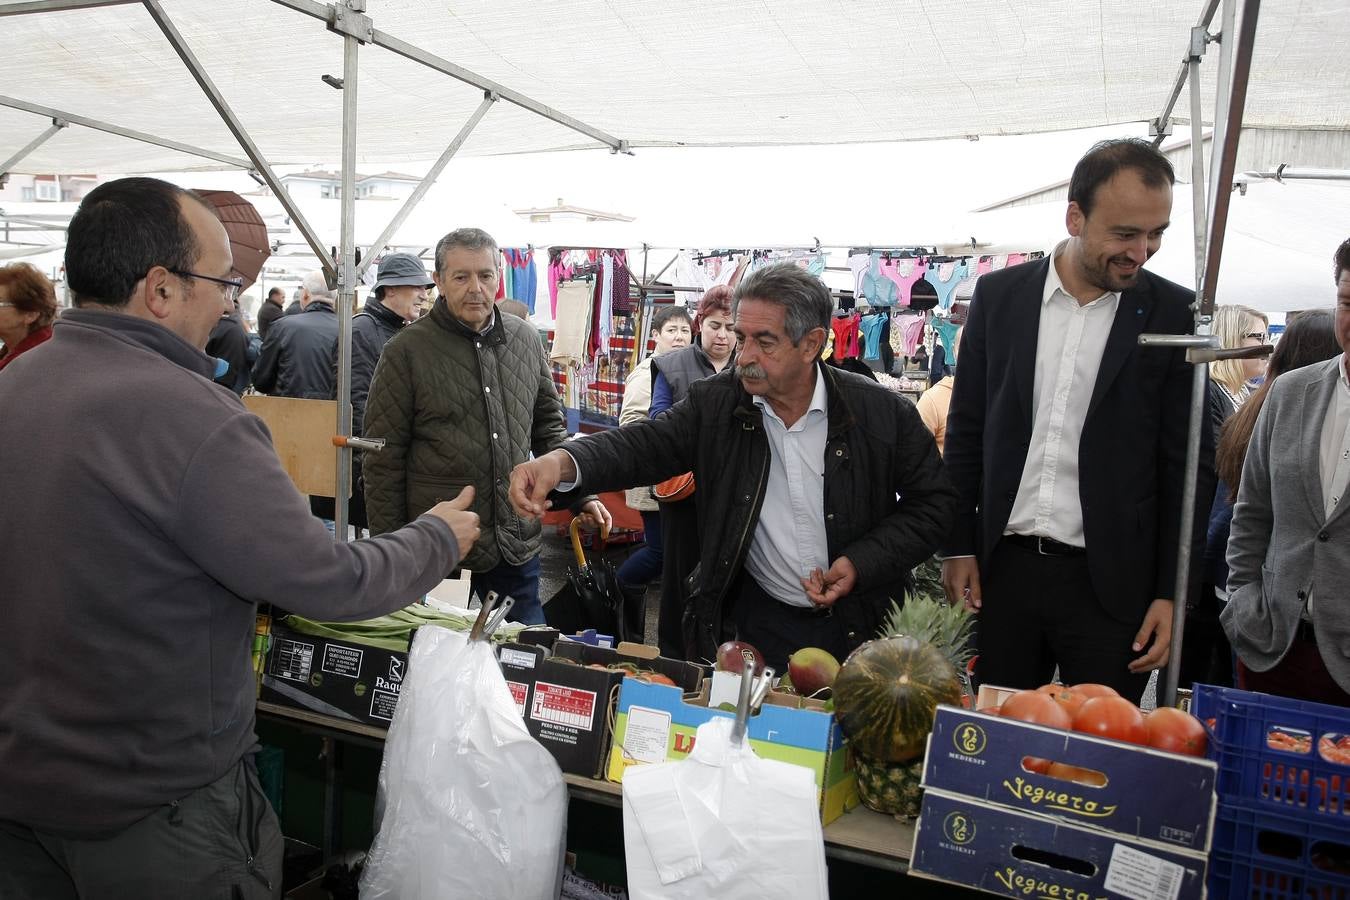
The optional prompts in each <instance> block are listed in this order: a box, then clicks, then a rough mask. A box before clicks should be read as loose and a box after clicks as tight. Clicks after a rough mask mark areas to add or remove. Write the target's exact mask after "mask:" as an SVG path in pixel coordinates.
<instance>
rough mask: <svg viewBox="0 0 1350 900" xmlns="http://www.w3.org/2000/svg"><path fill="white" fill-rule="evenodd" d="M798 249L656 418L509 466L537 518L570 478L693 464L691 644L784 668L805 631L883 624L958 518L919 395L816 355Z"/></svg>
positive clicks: (867, 631) (838, 636)
mask: <svg viewBox="0 0 1350 900" xmlns="http://www.w3.org/2000/svg"><path fill="white" fill-rule="evenodd" d="M833 305H834V304H833V301H832V300H831V298H830V292H829V290H828V289H827V288H826V287H825V285H824V284H823V283H821V282H820V280H818V279H817V278H815V277H814V276H813V275H810V274H809V273H807V272H806V271H805V270H803V269H801V268H799V267H798V266H796V265H795V264H792V263H781V264H778V265H772V266H767V267H765V268H763V269H760V270H758V271H757V272H755V273H753V274H752V275H750V276H749V277H748V278H746V279H744V280H743V281H742V282H741V283H740V285H739V287H737V289H736V293H735V296H734V299H733V314H734V316H735V329H734V330H735V334H736V340H737V348H736V356H735V363H736V365H735V368H734V370H732V369H731V367H728V370H724V371H722V372H721V373H720V374H718V375H715V376H713V377H710V378H706V379H703V380H701V381H697V382H695V383H693V384H691V385H690V387H689V392H688V395H687V396H686V397H685V398H684V399H683V400H681V401H680V402H679V403H677V404H676V405H675V406H673V407H672V408H671V409H669V410H667V411H666V412H664V413H662V414H661V415H659V416H657V417H656V418H654V419H649V420H645V421H639V422H634V423H632V424H630V425H625V426H624V427H622V428H619V429H617V430H614V431H610V432H606V433H603V434H595V435H588V436H586V437H582V438H579V439H577V440H575V441H571V442H569V443H568V444H567V445H566V449H558V450H554V451H553V452H551V453H548V454H545V455H544V456H542V457H540V458H538V459H534V460H531V461H529V462H525V463H522V464H521V465H519V466H516V468H515V469H514V471H513V472H512V473H511V492H510V496H511V502H512V504H513V505H514V506H515V508H516V510H517V512H518V513H519V514H520V515H522V516H535V517H537V516H540V515H542V514H543V513H544V511H545V510H547V509H549V508H551V507H554V506H558V505H560V504H564V503H566V502H567V501H568V498H570V497H573V496H576V493H575V492H577V491H585V492H593V491H604V490H615V489H618V488H623V487H628V486H631V485H637V484H653V483H656V482H659V481H662V480H664V479H666V478H670V477H672V476H674V475H678V474H680V473H681V472H686V471H689V470H690V469H692V470H693V472H694V480H695V483H697V485H698V490H697V491H696V492H695V494H694V496H695V497H696V498H697V499H698V522H699V530H700V535H701V544H700V549H701V553H700V563H699V566H698V568H697V569H695V571H694V573H693V574H692V575H691V576H690V578H689V580H690V588H691V596H690V599H689V602H688V605H687V607H686V609H685V612H684V620H683V624H684V638H685V642H684V643H685V654H686V656H687V657H688V658H690V659H696V660H698V659H703V660H711V659H712V658H713V657H714V655H715V652H716V648H717V646H718V645H719V644H720V643H722V642H723V641H725V640H729V639H731V638H737V639H740V640H744V641H748V642H749V643H751V644H753V645H754V646H755V647H756V648H757V649H759V650H760V652H761V653H762V654H763V656H764V657H765V660H766V662H767V664H768V665H771V666H774V667H775V668H777V669H779V671H782V670H783V667H784V666H785V665H786V663H787V658H788V657H789V656H790V655H791V654H792V653H794V652H795V651H796V650H798V649H800V648H802V647H820V648H822V649H825V650H828V651H829V652H830V653H832V654H834V655H835V656H836V657H837V658H839V659H843V658H844V656H846V655H847V654H848V653H849V652H850V651H851V650H853V648H855V647H857V646H858V645H859V644H861V643H862V642H864V641H866V640H869V639H871V638H873V637H876V635H877V629H878V628H879V626H880V625H881V622H882V619H883V617H884V616H885V614H886V612H887V611H888V610H889V609H890V605H891V601H892V600H894V601H896V602H898V603H900V602H903V599H904V590H903V588H904V579H905V576H906V573H907V572H908V571H909V569H910V568H911V567H913V566H914V565H915V564H917V563H918V562H920V561H921V560H924V559H927V558H928V557H929V556H930V555H931V554H932V553H933V551H934V550H935V549H936V547H937V545H938V542H939V541H940V540H941V539H942V538H943V536H944V534H945V533H946V531H947V530H948V529H949V528H950V527H951V525H952V523H953V521H954V518H953V517H954V513H955V502H956V494H955V492H954V490H953V489H952V487H951V485H950V484H949V483H948V481H947V477H946V475H945V474H944V472H943V469H942V462H941V460H940V458H939V456H938V452H937V448H936V446H935V445H934V443H933V437H932V435H931V434H929V432H928V429H927V428H925V427H924V424H923V422H922V421H921V420H920V418H919V414H918V412H917V411H916V410H915V408H914V405H913V404H912V403H910V402H909V401H908V400H905V399H904V398H903V397H901V396H900V395H898V394H895V393H893V392H891V391H888V390H887V389H885V388H883V387H881V386H879V385H878V384H876V383H875V382H873V381H870V380H868V379H866V378H863V377H862V376H859V375H854V374H851V373H848V372H842V371H839V370H838V369H834V368H831V367H829V366H825V365H824V364H822V363H821V362H820V355H821V349H822V348H823V347H824V344H825V335H826V333H827V331H828V328H829V320H830V314H831V312H832V310H833Z"/></svg>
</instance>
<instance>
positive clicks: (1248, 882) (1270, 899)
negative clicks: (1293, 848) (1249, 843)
mask: <svg viewBox="0 0 1350 900" xmlns="http://www.w3.org/2000/svg"><path fill="white" fill-rule="evenodd" d="M1209 900H1350V888H1347V887H1344V886H1342V885H1339V884H1328V883H1327V882H1326V881H1325V880H1323V879H1321V878H1319V877H1318V876H1317V875H1310V874H1309V873H1307V872H1305V871H1303V870H1302V869H1300V868H1299V867H1297V866H1288V865H1283V864H1280V863H1272V862H1269V861H1265V860H1262V861H1256V860H1251V859H1234V858H1233V857H1231V856H1228V855H1227V854H1224V853H1216V854H1214V855H1213V856H1211V857H1210V859H1209Z"/></svg>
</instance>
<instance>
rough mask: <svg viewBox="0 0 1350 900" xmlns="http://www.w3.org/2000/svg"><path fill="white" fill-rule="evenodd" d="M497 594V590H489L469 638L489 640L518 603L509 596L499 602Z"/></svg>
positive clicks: (472, 639)
mask: <svg viewBox="0 0 1350 900" xmlns="http://www.w3.org/2000/svg"><path fill="white" fill-rule="evenodd" d="M497 596H498V595H497V592H496V591H488V593H487V597H485V598H484V599H483V606H482V608H481V609H479V610H478V618H477V619H475V620H474V623H473V629H472V630H470V631H469V640H471V641H486V640H489V639H490V638H491V637H492V634H493V632H495V631H496V630H497V629H498V627H500V626H501V624H502V620H503V619H505V618H506V614H507V613H509V612H510V611H511V607H513V606H515V605H516V601H515V599H514V598H513V597H507V598H505V599H503V600H502V602H501V603H500V604H498V603H497Z"/></svg>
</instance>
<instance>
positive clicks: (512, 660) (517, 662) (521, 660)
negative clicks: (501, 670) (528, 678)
mask: <svg viewBox="0 0 1350 900" xmlns="http://www.w3.org/2000/svg"><path fill="white" fill-rule="evenodd" d="M500 659H501V661H502V665H504V666H515V667H516V668H518V669H533V668H534V654H533V653H526V652H525V651H524V650H512V649H511V648H510V647H503V648H502V652H501V656H500Z"/></svg>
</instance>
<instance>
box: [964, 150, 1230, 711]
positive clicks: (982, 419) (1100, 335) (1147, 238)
mask: <svg viewBox="0 0 1350 900" xmlns="http://www.w3.org/2000/svg"><path fill="white" fill-rule="evenodd" d="M1174 181H1175V177H1174V175H1173V172H1172V166H1171V164H1170V163H1169V162H1168V161H1167V159H1166V157H1164V156H1163V155H1162V154H1161V153H1159V152H1158V151H1157V149H1155V148H1154V147H1153V146H1152V145H1150V144H1148V143H1147V142H1145V141H1140V140H1115V141H1104V142H1102V143H1100V144H1097V145H1096V146H1094V147H1093V148H1092V149H1091V150H1090V151H1089V152H1088V154H1087V155H1086V156H1084V157H1083V158H1082V159H1081V160H1080V161H1079V162H1078V165H1077V166H1076V167H1075V169H1074V173H1073V177H1072V179H1071V180H1070V182H1069V205H1068V210H1067V214H1066V217H1065V224H1066V227H1067V230H1068V232H1069V238H1068V239H1067V240H1066V241H1064V242H1062V243H1061V244H1060V245H1059V246H1058V247H1056V248H1055V251H1054V253H1053V254H1051V255H1050V256H1048V257H1046V258H1045V259H1043V260H1040V261H1038V262H1035V263H1028V264H1025V265H1019V266H1015V267H1010V268H1007V269H1003V270H1000V271H998V272H994V273H991V274H989V275H986V276H984V277H982V278H981V279H980V281H979V284H978V285H977V287H976V290H975V296H974V299H973V300H972V303H971V308H970V317H969V320H968V321H967V324H966V328H965V334H964V339H963V341H962V345H961V351H960V358H961V377H960V378H958V379H957V380H956V385H955V389H954V392H953V394H952V401H951V410H950V413H949V417H948V420H947V437H946V455H945V457H944V461H945V463H946V465H947V471H948V473H949V475H950V477H951V479H952V481H953V482H954V483H955V485H956V487H957V491H958V492H959V494H960V498H961V503H960V511H959V513H958V518H957V524H956V527H955V528H954V529H953V531H952V533H951V535H950V536H949V538H948V540H947V541H946V544H945V547H944V556H945V561H944V563H943V583H944V587H945V588H946V592H947V596H948V599H949V600H951V601H952V602H965V603H967V604H968V605H969V606H971V607H972V608H974V609H978V610H979V611H980V627H979V632H980V638H979V662H978V664H977V665H978V671H979V675H980V678H981V679H982V680H984V681H985V682H988V683H992V684H1000V685H1005V686H1008V687H1019V688H1027V687H1035V686H1037V685H1039V684H1042V683H1044V682H1046V681H1049V680H1050V678H1051V675H1052V673H1053V672H1054V670H1055V667H1056V666H1058V668H1059V672H1060V676H1061V679H1062V680H1063V681H1064V682H1065V683H1069V684H1072V683H1081V682H1099V683H1102V684H1107V685H1110V686H1112V687H1114V688H1115V689H1116V690H1117V691H1119V692H1120V694H1121V695H1122V696H1126V697H1128V698H1130V699H1132V700H1136V701H1137V700H1138V699H1139V698H1140V696H1141V695H1142V694H1143V691H1144V688H1145V686H1146V684H1147V682H1148V676H1149V672H1150V671H1151V670H1153V669H1155V668H1159V667H1161V666H1163V665H1165V664H1166V663H1167V659H1168V654H1169V650H1170V645H1171V631H1172V596H1173V593H1174V581H1175V572H1176V557H1177V543H1178V533H1179V528H1180V519H1181V503H1182V484H1183V479H1184V477H1185V463H1186V435H1187V431H1188V428H1189V424H1188V420H1189V417H1190V396H1191V379H1192V374H1191V369H1190V366H1189V365H1188V364H1187V363H1186V362H1185V359H1184V355H1183V352H1182V351H1180V350H1166V351H1163V350H1145V349H1142V348H1140V347H1139V345H1138V337H1139V335H1140V334H1143V333H1164V334H1186V333H1189V332H1191V331H1192V330H1193V316H1192V312H1191V310H1190V308H1189V307H1190V303H1191V301H1192V299H1193V294H1192V292H1191V291H1189V290H1186V289H1185V288H1183V287H1181V286H1179V285H1176V284H1173V283H1171V282H1169V281H1166V280H1165V279H1162V278H1159V277H1157V276H1156V275H1153V274H1152V273H1150V272H1146V271H1144V269H1143V268H1142V267H1143V264H1144V263H1145V261H1147V260H1148V258H1149V257H1151V256H1152V255H1153V254H1154V253H1156V252H1157V250H1158V247H1159V245H1160V244H1161V242H1162V235H1163V232H1164V231H1165V230H1166V228H1167V226H1168V224H1169V219H1170V217H1171V211H1172V185H1173V183H1174ZM1201 425H1202V429H1203V431H1202V441H1201V446H1202V454H1201V456H1202V460H1201V464H1200V483H1199V489H1198V492H1197V497H1198V498H1199V499H1200V502H1199V503H1197V507H1199V506H1202V505H1203V506H1204V508H1205V509H1208V506H1209V500H1210V498H1211V497H1212V494H1213V446H1214V442H1213V435H1212V433H1211V432H1210V429H1209V427H1208V424H1207V423H1206V422H1202V423H1201ZM1205 518H1206V517H1205V516H1204V515H1197V516H1196V520H1195V522H1196V535H1195V536H1196V537H1200V536H1202V535H1203V530H1202V529H1203V525H1204V522H1205Z"/></svg>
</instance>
